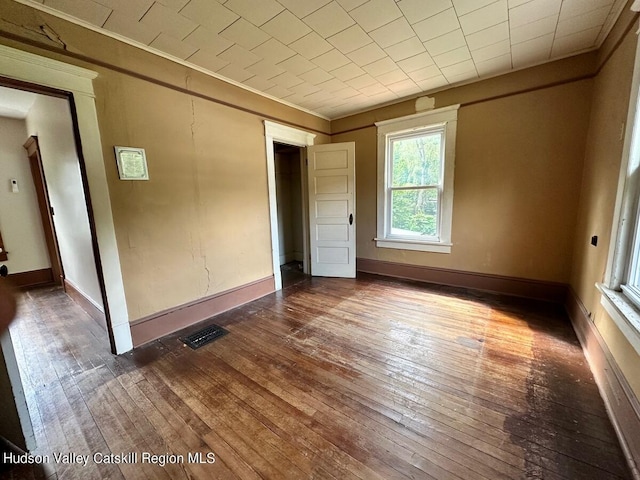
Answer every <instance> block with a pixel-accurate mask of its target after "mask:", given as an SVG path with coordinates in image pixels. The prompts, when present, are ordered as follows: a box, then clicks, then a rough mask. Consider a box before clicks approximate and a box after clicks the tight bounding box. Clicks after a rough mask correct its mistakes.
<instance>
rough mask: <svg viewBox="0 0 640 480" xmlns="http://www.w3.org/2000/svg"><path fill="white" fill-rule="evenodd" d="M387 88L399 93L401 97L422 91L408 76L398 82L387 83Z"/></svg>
mask: <svg viewBox="0 0 640 480" xmlns="http://www.w3.org/2000/svg"><path fill="white" fill-rule="evenodd" d="M387 88H388V89H389V90H391V91H392V92H394V93H396V94H397V95H400V96H403V97H404V96H409V95H414V94H416V93H420V92H421V91H422V90H421V89H420V87H419V86H418V85H416V82H414V81H413V80H411V79H410V78H406V79H404V80H402V81H400V82H397V83H392V84H390V85H387Z"/></svg>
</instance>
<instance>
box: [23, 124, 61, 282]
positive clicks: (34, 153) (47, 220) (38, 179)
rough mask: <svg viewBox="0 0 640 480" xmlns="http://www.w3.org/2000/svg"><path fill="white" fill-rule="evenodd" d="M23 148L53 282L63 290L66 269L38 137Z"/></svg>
mask: <svg viewBox="0 0 640 480" xmlns="http://www.w3.org/2000/svg"><path fill="white" fill-rule="evenodd" d="M23 146H24V148H25V149H26V150H27V157H28V158H29V166H30V167H31V176H32V177H33V184H34V186H35V187H36V197H37V198H38V208H39V210H40V220H41V221H42V230H43V231H44V239H45V242H46V244H47V251H48V252H49V261H50V262H51V270H52V271H53V282H54V283H55V284H57V285H61V286H62V288H65V285H64V268H63V266H62V259H61V257H60V248H59V247H58V237H57V235H56V226H55V224H54V223H53V214H54V212H53V208H51V201H50V200H49V190H48V188H47V180H46V178H45V175H44V168H43V166H42V158H41V157H40V147H39V146H38V137H36V136H31V137H29V138H28V139H27V141H26V142H25V143H24V145H23Z"/></svg>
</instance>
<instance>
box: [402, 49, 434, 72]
mask: <svg viewBox="0 0 640 480" xmlns="http://www.w3.org/2000/svg"><path fill="white" fill-rule="evenodd" d="M433 64H434V62H433V58H431V55H429V53H428V52H423V53H420V54H418V55H415V56H413V57H410V58H406V59H404V60H401V61H399V62H398V66H400V68H402V69H403V70H404V71H405V72H413V71H415V70H418V69H420V68H423V67H428V66H429V65H433Z"/></svg>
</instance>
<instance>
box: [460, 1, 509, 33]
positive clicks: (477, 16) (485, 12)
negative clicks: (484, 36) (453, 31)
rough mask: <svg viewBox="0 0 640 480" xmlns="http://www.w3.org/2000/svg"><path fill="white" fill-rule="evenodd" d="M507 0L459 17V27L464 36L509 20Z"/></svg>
mask: <svg viewBox="0 0 640 480" xmlns="http://www.w3.org/2000/svg"><path fill="white" fill-rule="evenodd" d="M508 11H509V10H508V9H507V0H498V1H497V2H495V3H492V4H490V5H487V6H486V7H482V8H479V9H478V10H474V11H473V12H471V13H468V14H466V15H462V16H461V17H460V25H461V26H462V30H464V33H465V34H466V35H469V34H472V33H475V32H479V31H480V30H484V29H485V28H489V27H492V26H494V25H497V24H499V23H503V22H506V21H507V20H509V14H508Z"/></svg>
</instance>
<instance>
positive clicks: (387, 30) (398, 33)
mask: <svg viewBox="0 0 640 480" xmlns="http://www.w3.org/2000/svg"><path fill="white" fill-rule="evenodd" d="M369 35H370V36H371V38H373V39H374V40H375V42H376V43H377V44H378V45H380V46H381V47H382V48H386V47H389V46H391V45H395V44H396V43H400V42H402V41H404V40H408V39H410V38H415V32H414V31H413V28H411V25H409V22H407V20H406V19H405V18H404V17H401V18H398V19H397V20H394V21H392V22H389V23H387V24H386V25H384V26H382V27H380V28H376V29H375V30H373V31H371V32H369Z"/></svg>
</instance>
